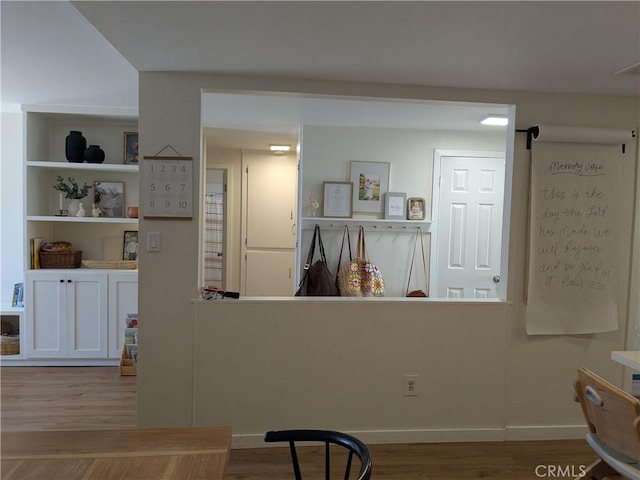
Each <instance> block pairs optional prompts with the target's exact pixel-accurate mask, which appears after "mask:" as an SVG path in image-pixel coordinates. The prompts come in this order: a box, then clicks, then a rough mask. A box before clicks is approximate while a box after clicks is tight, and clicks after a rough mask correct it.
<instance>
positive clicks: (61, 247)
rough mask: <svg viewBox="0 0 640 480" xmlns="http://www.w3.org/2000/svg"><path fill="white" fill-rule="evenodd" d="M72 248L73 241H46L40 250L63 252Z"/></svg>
mask: <svg viewBox="0 0 640 480" xmlns="http://www.w3.org/2000/svg"><path fill="white" fill-rule="evenodd" d="M70 250H71V243H69V242H60V241H57V242H49V243H47V242H45V243H44V244H43V245H42V247H40V251H42V252H47V253H62V252H68V251H70Z"/></svg>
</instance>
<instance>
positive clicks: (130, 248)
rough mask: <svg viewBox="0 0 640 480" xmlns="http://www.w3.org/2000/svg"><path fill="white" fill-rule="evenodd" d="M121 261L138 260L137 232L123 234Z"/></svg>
mask: <svg viewBox="0 0 640 480" xmlns="http://www.w3.org/2000/svg"><path fill="white" fill-rule="evenodd" d="M122 259H123V260H137V259H138V232H137V231H135V230H125V232H124V248H123V252H122Z"/></svg>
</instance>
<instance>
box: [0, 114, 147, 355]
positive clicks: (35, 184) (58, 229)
mask: <svg viewBox="0 0 640 480" xmlns="http://www.w3.org/2000/svg"><path fill="white" fill-rule="evenodd" d="M23 111H24V112H25V159H24V160H25V161H24V164H25V179H26V189H25V199H24V201H25V211H26V218H25V221H26V228H25V232H26V238H25V241H26V243H27V245H26V248H25V270H26V274H25V309H24V319H23V320H21V323H22V324H23V325H21V328H20V333H21V337H20V340H21V354H20V355H19V356H15V357H14V358H12V359H11V360H20V359H23V360H25V362H26V363H27V364H29V363H30V362H36V363H38V362H39V363H38V364H43V362H44V363H46V364H51V365H54V364H55V365H57V364H60V365H66V364H75V365H94V364H96V365H97V364H99V365H103V364H117V363H118V362H119V358H120V350H121V347H122V338H121V337H122V336H123V326H122V322H123V321H124V320H123V319H124V315H126V313H129V312H135V311H137V271H135V270H131V271H117V270H98V269H87V268H78V269H52V268H47V269H33V265H32V261H31V239H33V238H41V239H43V240H45V241H67V242H70V243H71V244H72V250H80V251H82V259H83V260H115V258H105V255H107V253H106V252H110V254H109V256H111V255H113V257H115V256H118V259H119V260H122V256H120V255H123V251H122V250H123V248H120V249H118V248H117V241H118V240H119V239H122V242H123V245H124V233H125V232H126V231H130V230H138V219H137V218H127V217H126V216H125V215H126V213H127V208H128V207H132V206H138V191H139V187H138V165H128V164H126V163H125V155H124V153H125V151H124V150H125V149H124V134H125V132H137V131H138V119H137V112H136V111H135V110H133V109H117V108H100V109H94V108H88V107H69V108H67V107H57V106H23ZM72 130H75V131H80V132H82V135H83V136H84V137H85V138H86V140H87V145H99V146H100V148H102V149H103V150H104V152H105V161H104V162H103V163H100V164H92V163H71V162H68V161H67V159H66V156H65V140H66V137H67V135H69V132H70V131H72ZM57 176H62V177H64V178H65V179H67V178H68V177H73V178H74V180H75V181H76V182H77V183H78V184H79V185H83V184H85V183H86V184H88V185H91V186H93V185H95V184H96V182H109V183H118V184H122V188H123V191H124V201H123V205H122V215H123V216H122V217H120V216H119V217H93V216H91V211H92V208H93V205H92V204H93V203H94V197H93V195H94V190H93V188H91V189H89V195H88V196H87V197H85V198H84V199H81V202H82V204H83V206H84V209H85V212H86V216H84V217H75V216H64V215H60V210H61V209H62V210H64V209H66V208H67V205H68V203H69V202H70V200H67V199H64V198H62V199H61V196H60V194H59V192H58V191H56V190H55V189H54V188H53V186H54V185H55V184H56V183H57V180H56V177H57ZM114 240H116V248H114V247H113V246H114ZM107 246H109V248H107ZM60 305H63V306H62V307H61V306H60ZM4 314H5V312H3V315H4ZM21 318H22V317H21ZM23 327H24V328H23ZM5 360H8V358H7V359H5ZM69 362H71V363H69Z"/></svg>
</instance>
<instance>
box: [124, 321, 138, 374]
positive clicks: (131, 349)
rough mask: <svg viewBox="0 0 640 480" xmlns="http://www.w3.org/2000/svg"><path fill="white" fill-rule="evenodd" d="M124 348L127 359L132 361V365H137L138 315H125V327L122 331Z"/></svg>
mask: <svg viewBox="0 0 640 480" xmlns="http://www.w3.org/2000/svg"><path fill="white" fill-rule="evenodd" d="M124 347H125V349H126V350H127V358H130V359H131V360H133V365H134V366H136V365H137V364H138V314H137V313H127V319H126V327H125V329H124Z"/></svg>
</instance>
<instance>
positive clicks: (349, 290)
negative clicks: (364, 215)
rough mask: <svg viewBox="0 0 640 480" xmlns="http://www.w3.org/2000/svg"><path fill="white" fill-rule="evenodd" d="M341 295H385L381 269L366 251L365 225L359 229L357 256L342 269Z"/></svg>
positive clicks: (340, 276)
mask: <svg viewBox="0 0 640 480" xmlns="http://www.w3.org/2000/svg"><path fill="white" fill-rule="evenodd" d="M339 280H340V282H339V283H340V295H342V296H343V297H383V296H384V279H383V278H382V272H380V269H379V268H378V267H377V266H376V265H375V264H374V263H373V262H371V261H370V260H369V259H367V253H366V241H365V235H364V227H362V226H360V228H359V231H358V247H357V249H356V258H355V260H351V261H350V262H349V263H348V264H347V265H345V266H344V267H343V268H342V269H341V270H340V275H339Z"/></svg>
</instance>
